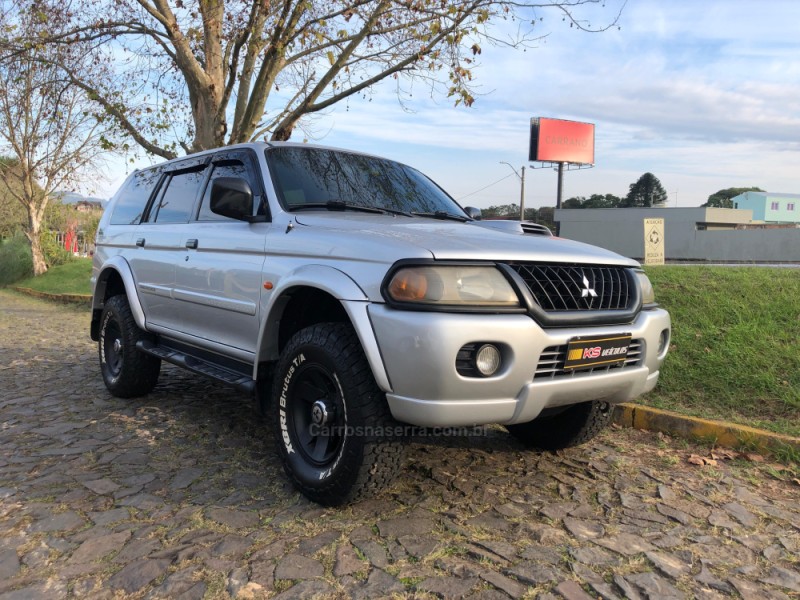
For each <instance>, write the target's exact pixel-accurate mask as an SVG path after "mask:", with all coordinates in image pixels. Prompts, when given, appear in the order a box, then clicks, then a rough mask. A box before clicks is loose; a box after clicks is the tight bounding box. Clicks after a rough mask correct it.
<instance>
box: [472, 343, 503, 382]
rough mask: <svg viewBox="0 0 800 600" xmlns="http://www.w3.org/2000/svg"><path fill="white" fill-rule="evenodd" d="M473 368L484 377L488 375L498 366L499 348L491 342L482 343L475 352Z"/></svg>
mask: <svg viewBox="0 0 800 600" xmlns="http://www.w3.org/2000/svg"><path fill="white" fill-rule="evenodd" d="M475 368H476V369H478V372H479V373H480V374H481V375H483V376H484V377H489V376H491V375H494V374H495V373H496V372H497V369H499V368H500V350H498V349H497V347H495V346H492V345H491V344H484V345H483V346H481V347H480V348H478V351H477V352H476V353H475Z"/></svg>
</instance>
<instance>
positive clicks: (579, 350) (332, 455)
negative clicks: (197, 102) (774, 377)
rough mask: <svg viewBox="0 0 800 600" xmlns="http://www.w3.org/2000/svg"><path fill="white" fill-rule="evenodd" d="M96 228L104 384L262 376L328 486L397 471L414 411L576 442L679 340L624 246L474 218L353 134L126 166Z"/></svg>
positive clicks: (302, 469) (248, 386)
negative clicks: (354, 144)
mask: <svg viewBox="0 0 800 600" xmlns="http://www.w3.org/2000/svg"><path fill="white" fill-rule="evenodd" d="M96 242H97V250H96V253H95V255H94V268H93V286H94V292H93V294H94V298H93V312H92V322H91V336H92V339H93V340H96V341H98V345H99V357H100V368H101V372H102V377H103V380H104V381H105V384H106V386H107V387H108V389H109V390H110V392H111V393H112V394H114V395H115V396H119V397H122V398H132V397H136V396H141V395H144V394H147V393H148V392H150V391H151V390H152V389H153V387H154V386H155V385H156V382H157V380H158V377H159V370H160V367H161V362H162V361H168V362H170V363H174V364H176V365H180V366H182V367H184V368H186V369H190V370H191V371H194V372H196V373H198V374H202V375H204V376H208V377H212V378H215V379H218V380H221V381H224V382H227V383H229V384H231V385H233V386H235V387H237V388H239V389H241V390H244V391H247V392H250V393H252V394H254V397H255V398H256V399H257V401H258V404H259V406H260V407H261V408H262V410H264V411H265V413H266V414H267V415H268V417H269V419H270V420H271V421H272V422H273V424H274V429H275V437H276V441H277V451H278V454H279V456H280V458H281V460H282V463H283V466H284V469H285V471H286V473H287V474H288V476H289V478H290V479H291V480H292V482H293V483H294V484H295V485H296V486H297V488H298V489H299V490H300V491H301V492H302V493H303V494H305V495H306V496H307V497H308V498H310V499H312V500H314V501H317V502H319V503H322V504H328V505H335V504H340V503H342V502H346V501H348V500H351V499H353V498H356V497H358V496H363V495H364V494H365V493H369V492H370V491H372V490H377V489H379V488H380V487H381V486H383V485H385V484H386V483H387V482H389V481H390V480H391V478H392V477H393V475H394V473H395V472H396V471H397V469H398V467H399V465H400V463H401V459H402V450H403V446H404V442H405V440H406V438H407V437H408V433H409V431H411V430H412V429H413V427H410V426H420V427H425V428H437V427H455V426H472V425H481V424H489V423H500V424H502V425H504V426H505V427H506V428H507V429H508V431H509V432H510V433H511V434H512V435H513V436H514V437H516V438H518V439H519V440H521V441H522V442H523V443H524V444H527V445H529V446H531V447H536V448H543V449H558V448H564V447H567V446H572V445H575V444H580V443H582V442H585V441H586V440H588V439H590V438H591V437H592V436H594V435H595V434H596V433H597V432H598V431H600V429H601V428H602V427H603V426H604V425H605V424H606V423H607V422H608V421H609V419H610V415H611V407H612V405H613V404H614V403H618V402H622V401H626V400H630V399H632V398H635V397H636V396H639V395H640V394H643V393H645V392H647V391H649V390H651V389H653V387H654V386H655V385H656V381H657V380H658V375H659V369H660V367H661V364H662V362H663V361H664V358H665V356H666V353H667V349H668V346H669V339H670V319H669V315H668V314H667V312H666V311H664V310H663V309H661V308H659V307H658V306H657V305H656V304H655V300H654V296H653V289H652V287H651V285H650V282H649V280H648V278H647V277H646V275H645V274H644V273H643V271H642V269H641V268H640V265H639V264H638V263H637V262H636V261H634V260H630V259H628V258H624V257H622V256H619V255H617V254H613V253H611V252H608V251H606V250H602V249H600V248H596V247H593V246H588V245H585V244H581V243H578V242H573V241H568V240H565V239H559V238H556V237H553V236H552V235H551V234H550V231H549V230H548V229H546V228H544V227H541V226H538V225H534V224H529V223H522V224H520V223H517V222H500V221H481V220H480V211H478V210H477V209H473V208H466V209H464V208H462V207H461V206H459V205H458V204H457V203H456V202H455V201H454V200H453V199H452V198H451V197H450V196H448V195H447V194H446V193H445V192H444V191H443V190H442V189H441V188H439V187H438V186H437V185H436V184H435V183H433V182H432V181H431V180H430V179H428V178H427V177H426V176H425V175H423V174H421V173H420V172H419V171H417V170H415V169H412V168H410V167H408V166H405V165H402V164H399V163H397V162H394V161H391V160H386V159H382V158H378V157H375V156H369V155H366V154H361V153H357V152H350V151H344V150H336V149H331V148H324V147H319V146H312V145H305V144H291V143H252V144H243V145H237V146H230V147H226V148H222V149H218V150H210V151H206V152H200V153H198V154H194V155H191V156H188V157H185V158H179V159H175V160H171V161H169V162H166V163H164V164H161V165H159V166H156V167H152V168H147V169H143V170H140V171H136V172H134V173H133V174H131V175H130V176H129V177H128V179H127V180H126V182H125V183H124V184H123V186H122V187H121V189H120V190H119V191H118V192H117V193H116V195H115V196H114V197H113V199H112V200H111V202H110V203H109V205H108V207H107V208H106V210H105V213H104V214H103V217H102V220H101V222H100V225H99V228H98V232H97V240H96Z"/></svg>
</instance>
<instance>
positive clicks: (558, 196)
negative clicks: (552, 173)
mask: <svg viewBox="0 0 800 600" xmlns="http://www.w3.org/2000/svg"><path fill="white" fill-rule="evenodd" d="M563 194H564V163H563V162H560V163H558V193H557V194H556V208H561V196H562V195H563Z"/></svg>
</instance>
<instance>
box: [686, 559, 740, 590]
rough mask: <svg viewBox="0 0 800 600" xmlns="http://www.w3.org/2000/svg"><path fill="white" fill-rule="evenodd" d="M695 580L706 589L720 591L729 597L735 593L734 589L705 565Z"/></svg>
mask: <svg viewBox="0 0 800 600" xmlns="http://www.w3.org/2000/svg"><path fill="white" fill-rule="evenodd" d="M694 580H695V581H696V582H698V583H700V584H702V585H704V586H706V587H709V588H712V589H714V590H718V591H720V592H722V593H723V594H726V595H728V596H730V595H731V594H732V593H733V588H732V587H731V585H730V584H729V583H727V582H725V581H722V580H721V579H720V578H719V577H717V576H716V575H714V574H713V573H712V572H711V570H710V569H709V568H708V566H707V565H705V564H704V565H703V566H702V568H701V569H700V573H698V574H697V575H696V576H695V578H694Z"/></svg>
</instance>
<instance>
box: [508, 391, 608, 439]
mask: <svg viewBox="0 0 800 600" xmlns="http://www.w3.org/2000/svg"><path fill="white" fill-rule="evenodd" d="M612 413H613V407H612V406H611V405H610V404H609V403H608V402H602V401H595V402H581V403H580V404H575V405H573V406H569V407H567V408H566V409H565V410H562V411H561V412H558V413H556V414H553V415H552V416H542V417H539V418H537V419H534V420H533V421H530V422H528V423H518V424H517V425H506V429H508V432H509V433H510V434H511V435H513V436H514V437H515V438H517V439H518V440H519V441H520V442H522V443H523V444H525V445H526V446H528V447H530V448H540V449H542V450H561V449H563V448H571V447H572V446H579V445H580V444H583V443H585V442H588V441H589V440H591V439H592V438H593V437H595V436H596V435H597V434H598V433H600V432H601V431H602V430H603V429H604V428H605V427H606V425H608V424H609V423H610V422H611V417H612Z"/></svg>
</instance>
